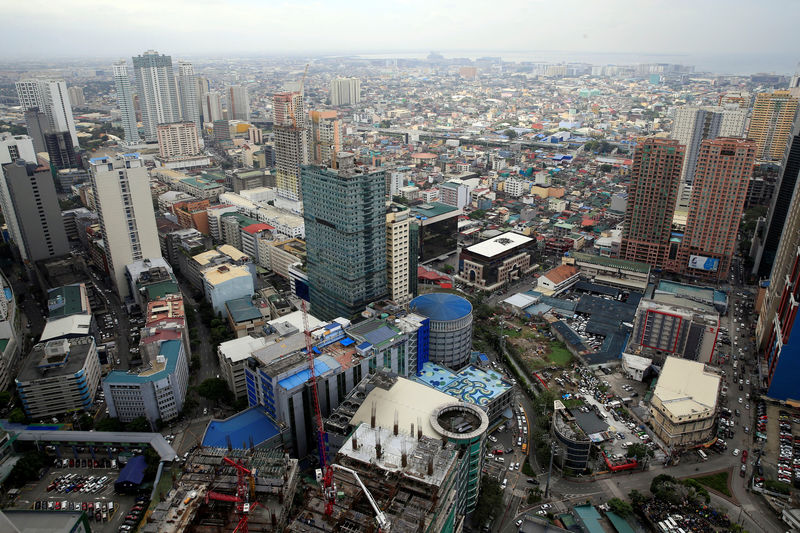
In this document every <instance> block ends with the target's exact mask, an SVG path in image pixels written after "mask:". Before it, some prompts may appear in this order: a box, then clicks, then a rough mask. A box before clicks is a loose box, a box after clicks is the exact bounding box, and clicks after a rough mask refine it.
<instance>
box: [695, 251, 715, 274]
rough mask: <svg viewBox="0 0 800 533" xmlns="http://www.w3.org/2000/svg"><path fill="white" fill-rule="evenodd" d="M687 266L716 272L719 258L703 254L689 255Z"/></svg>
mask: <svg viewBox="0 0 800 533" xmlns="http://www.w3.org/2000/svg"><path fill="white" fill-rule="evenodd" d="M689 268H695V269H697V270H706V271H708V272H716V271H717V269H718V268H719V259H717V258H715V257H706V256H704V255H691V256H689Z"/></svg>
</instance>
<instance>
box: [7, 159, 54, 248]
mask: <svg viewBox="0 0 800 533" xmlns="http://www.w3.org/2000/svg"><path fill="white" fill-rule="evenodd" d="M0 174H2V176H0V178H1V179H0V202H1V205H2V208H3V214H4V215H5V219H6V224H7V225H8V230H9V233H10V234H11V240H12V241H14V244H16V245H17V248H18V249H19V253H20V255H21V256H22V259H23V260H25V261H39V260H41V259H49V258H51V257H59V256H62V255H65V254H67V253H68V252H69V242H68V241H67V232H66V231H65V230H64V220H63V219H62V218H61V208H60V207H59V205H58V196H57V195H56V186H55V183H54V182H53V176H52V175H51V174H50V169H49V168H47V167H37V166H36V164H35V163H31V162H26V161H23V160H22V159H17V160H16V161H15V162H13V163H8V164H5V165H3V166H2V171H0Z"/></svg>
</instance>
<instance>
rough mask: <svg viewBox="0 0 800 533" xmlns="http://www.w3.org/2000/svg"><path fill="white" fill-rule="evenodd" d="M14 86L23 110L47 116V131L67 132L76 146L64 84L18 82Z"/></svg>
mask: <svg viewBox="0 0 800 533" xmlns="http://www.w3.org/2000/svg"><path fill="white" fill-rule="evenodd" d="M16 86H17V96H19V103H20V106H22V109H23V110H25V111H27V110H30V109H38V110H39V111H41V112H42V113H44V114H45V116H47V129H48V130H49V131H68V132H69V134H70V137H72V145H73V146H78V133H77V131H76V130H75V119H74V118H73V117H72V103H71V102H70V99H69V91H68V90H67V84H66V82H64V81H63V80H22V81H18V82H17V84H16ZM29 135H30V133H29ZM31 136H32V135H31Z"/></svg>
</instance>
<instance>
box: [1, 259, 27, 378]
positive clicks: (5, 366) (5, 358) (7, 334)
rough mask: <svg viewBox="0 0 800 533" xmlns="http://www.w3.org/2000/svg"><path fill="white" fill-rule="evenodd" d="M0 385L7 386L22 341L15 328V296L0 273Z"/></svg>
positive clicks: (16, 323)
mask: <svg viewBox="0 0 800 533" xmlns="http://www.w3.org/2000/svg"><path fill="white" fill-rule="evenodd" d="M0 289H2V290H0V387H2V388H3V389H6V388H8V385H9V382H10V380H11V377H12V376H11V375H10V373H11V371H12V369H14V365H16V364H17V361H18V358H19V355H20V350H21V349H22V343H21V342H20V341H21V339H20V337H21V335H20V334H21V333H22V332H18V330H17V328H18V327H19V326H18V321H17V298H16V294H15V293H14V291H13V288H12V287H11V284H10V283H9V282H8V279H6V277H5V276H3V275H2V273H0Z"/></svg>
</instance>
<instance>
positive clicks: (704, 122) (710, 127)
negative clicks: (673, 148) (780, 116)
mask: <svg viewBox="0 0 800 533" xmlns="http://www.w3.org/2000/svg"><path fill="white" fill-rule="evenodd" d="M746 130H747V109H745V108H742V107H739V106H736V105H726V106H724V107H720V106H713V107H697V106H686V107H680V108H678V109H676V110H675V120H674V122H673V124H672V132H671V134H670V137H671V138H673V139H677V140H678V141H679V142H680V143H681V144H682V145H684V146H686V155H685V157H684V159H683V170H682V172H681V182H682V183H684V184H686V185H689V186H691V185H692V182H693V181H694V171H695V166H696V165H697V154H698V153H699V150H700V143H701V142H702V141H704V140H705V139H716V138H717V137H744V136H745V131H746Z"/></svg>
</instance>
